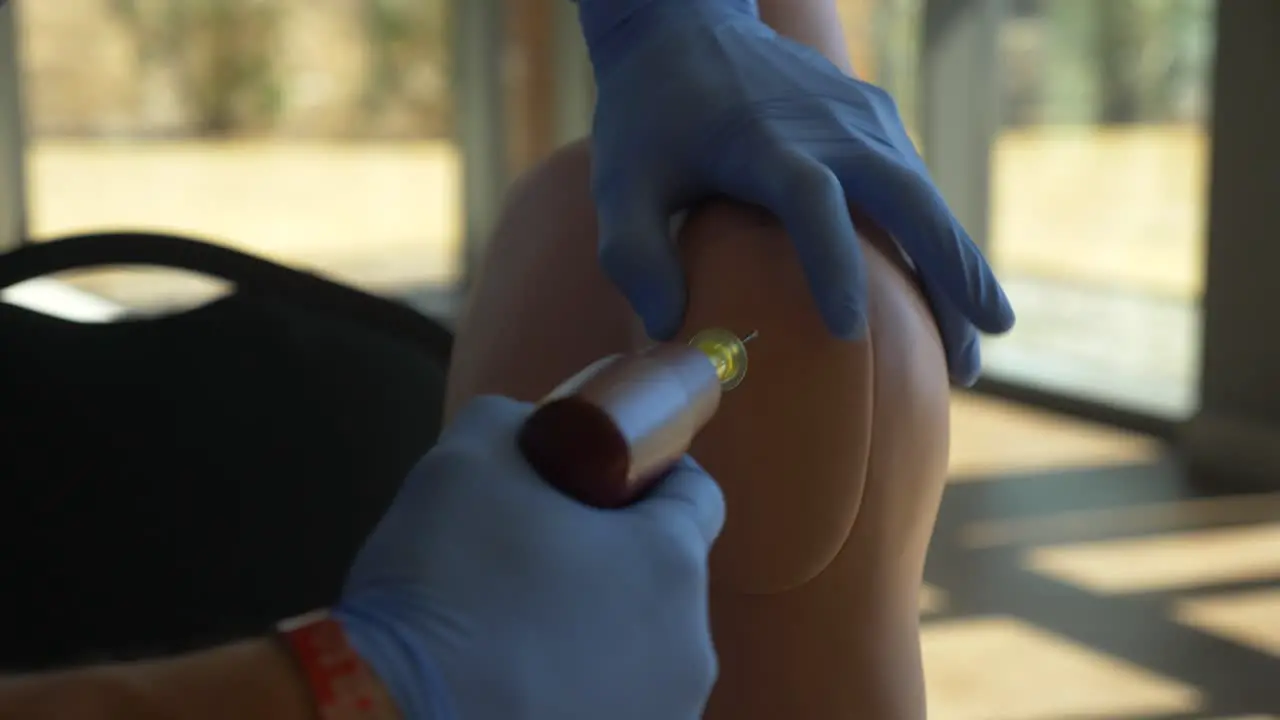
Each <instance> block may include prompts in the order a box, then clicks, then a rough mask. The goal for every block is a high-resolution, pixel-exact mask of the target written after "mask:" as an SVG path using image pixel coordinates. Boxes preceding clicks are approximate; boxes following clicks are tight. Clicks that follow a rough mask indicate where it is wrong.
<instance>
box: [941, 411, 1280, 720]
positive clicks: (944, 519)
mask: <svg viewBox="0 0 1280 720" xmlns="http://www.w3.org/2000/svg"><path fill="white" fill-rule="evenodd" d="M953 426H954V427H955V435H954V441H953V442H954V451H953V456H952V471H953V474H954V480H953V484H952V486H951V487H950V488H949V489H948V493H947V496H946V498H945V499H944V501H943V510H942V514H941V516H940V518H939V523H938V530H937V533H936V535H935V538H934V544H933V548H932V552H931V555H930V559H929V564H928V568H927V570H926V578H927V580H928V582H929V592H928V593H926V596H925V601H924V602H923V603H922V605H923V606H924V607H922V608H921V612H922V616H923V618H924V649H925V663H926V671H927V673H928V679H929V701H930V717H931V718H934V719H935V720H938V719H941V720H970V719H973V720H1067V719H1076V718H1125V719H1135V720H1136V719H1138V718H1142V719H1148V720H1155V719H1156V718H1160V719H1162V720H1175V719H1177V720H1194V719H1208V718H1213V719H1214V720H1218V719H1225V718H1232V719H1233V720H1238V719H1243V718H1250V719H1252V720H1260V719H1262V718H1280V683H1277V680H1280V493H1272V494H1265V495H1213V494H1211V493H1205V492H1202V491H1197V490H1196V489H1195V488H1194V487H1193V485H1192V483H1190V482H1189V481H1187V480H1186V479H1185V478H1184V476H1183V475H1182V473H1181V472H1180V471H1179V469H1178V467H1177V466H1176V464H1175V463H1174V462H1173V461H1172V460H1170V459H1169V458H1167V457H1165V456H1164V454H1163V453H1162V452H1161V450H1160V448H1159V446H1158V445H1157V444H1155V443H1153V442H1152V441H1150V440H1147V439H1145V438H1142V437H1139V436H1134V435H1128V434H1125V433H1118V432H1112V431H1109V430H1106V429H1103V428H1099V427H1094V426H1090V425H1087V424H1083V423H1078V422H1075V421H1069V420H1063V419H1061V418H1057V417H1054V416H1052V415H1048V414H1044V413H1039V412H1036V411H1031V410H1027V409H1025V408H1021V407H1017V406H1013V405H1008V404H1005V403H1002V402H999V401H994V400H990V399H981V398H976V397H972V396H968V395H957V396H956V397H955V401H954V403H953Z"/></svg>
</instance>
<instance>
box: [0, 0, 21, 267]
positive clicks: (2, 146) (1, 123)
mask: <svg viewBox="0 0 1280 720" xmlns="http://www.w3.org/2000/svg"><path fill="white" fill-rule="evenodd" d="M17 13H18V9H17V3H16V2H10V1H9V0H0V189H2V190H0V252H5V251H8V250H14V249H16V248H18V247H20V246H21V245H22V244H24V243H25V242H26V241H27V183H26V156H25V153H24V146H25V142H24V127H23V114H22V88H21V80H22V75H21V73H20V72H19V70H18V52H19V47H18V46H19V37H18V19H17Z"/></svg>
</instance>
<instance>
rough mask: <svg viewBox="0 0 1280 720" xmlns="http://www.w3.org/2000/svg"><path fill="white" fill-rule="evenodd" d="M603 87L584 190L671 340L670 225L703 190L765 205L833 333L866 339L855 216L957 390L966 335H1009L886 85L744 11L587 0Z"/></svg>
mask: <svg viewBox="0 0 1280 720" xmlns="http://www.w3.org/2000/svg"><path fill="white" fill-rule="evenodd" d="M579 17H580V20H581V24H582V28H583V33H584V35H585V37H586V40H587V45H588V48H589V51H590V54H591V60H592V65H593V67H594V70H595V77H596V85H597V92H598V95H597V100H596V113H595V124H594V131H593V134H594V137H593V158H594V163H595V168H594V177H593V179H592V185H593V191H594V194H595V199H596V204H597V207H598V211H599V220H600V261H601V263H602V264H603V267H604V271H605V272H606V273H607V274H608V276H609V277H610V278H611V279H612V280H613V282H614V283H615V284H616V285H617V286H618V288H619V289H620V290H621V291H622V292H623V293H624V294H625V295H626V297H627V298H628V300H629V301H630V302H631V305H632V307H633V308H634V309H635V311H636V312H637V313H638V314H639V315H640V316H641V317H642V318H643V319H644V322H645V327H646V329H647V330H648V332H649V335H650V336H652V337H654V338H656V339H667V338H668V337H670V336H671V335H672V334H674V333H675V331H676V330H677V328H678V327H679V325H680V321H681V318H682V316H683V313H684V307H685V297H686V290H685V283H684V276H683V273H682V272H681V269H680V265H679V261H678V256H677V253H676V249H675V246H674V243H673V242H672V241H671V239H670V237H669V232H668V223H669V218H670V217H671V216H672V215H673V214H674V213H676V212H678V211H679V210H682V209H685V208H687V207H688V206H689V205H690V204H692V203H694V202H696V201H697V200H700V199H702V198H705V197H707V196H710V195H724V196H728V197H731V198H734V199H737V200H741V201H744V202H748V203H753V204H756V205H760V206H762V207H765V208H767V209H769V210H771V211H772V212H773V213H774V214H775V215H777V216H778V217H779V218H780V219H781V220H782V222H783V223H784V224H785V225H786V227H787V230H788V232H789V234H790V235H791V237H792V238H793V241H794V243H795V249H796V251H797V253H798V255H799V258H800V262H801V263H802V265H803V267H804V269H805V273H806V276H807V279H808V282H809V286H810V289H811V290H812V292H813V296H814V299H815V300H816V301H817V305H818V309H819V311H820V312H821V313H822V317H823V318H824V320H825V321H826V323H827V326H828V327H829V328H830V329H831V331H832V332H833V333H835V334H836V335H838V336H841V337H844V338H850V339H856V338H859V337H861V336H862V335H863V333H865V331H866V326H867V299H866V278H865V273H866V270H865V266H864V264H863V259H862V256H861V249H860V246H859V244H858V242H857V240H856V237H855V235H854V228H853V224H852V222H851V221H850V219H849V212H848V207H847V203H852V204H853V205H854V206H856V207H858V208H859V209H860V210H861V211H862V212H864V213H866V215H867V216H868V217H869V218H871V220H872V221H874V222H875V223H876V224H877V225H879V226H880V227H881V228H883V229H884V230H885V231H887V232H888V233H889V234H890V235H892V236H893V237H894V238H895V239H896V240H897V242H898V243H899V244H900V245H901V246H902V248H903V250H904V251H905V252H906V254H907V256H908V257H910V259H911V261H912V262H913V263H914V264H915V266H916V270H917V272H918V273H919V275H920V278H921V281H922V284H923V285H924V288H925V291H926V293H927V294H928V296H929V299H930V302H931V303H932V305H933V309H934V314H935V316H936V318H937V320H938V324H939V327H940V331H941V334H942V339H943V342H944V344H945V346H946V350H947V361H948V365H949V366H950V370H951V374H952V376H953V378H954V379H955V380H956V381H958V382H962V383H965V384H970V383H972V382H973V381H974V380H976V379H977V376H978V372H979V370H980V365H981V360H980V356H979V349H978V338H977V333H976V332H975V326H976V329H978V330H982V331H984V332H989V333H1000V332H1004V331H1007V330H1008V329H1009V328H1011V327H1012V326H1013V322H1014V316H1013V310H1012V308H1011V307H1010V305H1009V301H1008V299H1007V298H1006V297H1005V295H1004V291H1003V290H1002V289H1001V288H1000V285H999V283H998V282H997V281H996V278H995V275H994V274H993V273H992V271H991V268H990V267H989V266H988V265H987V262H986V260H985V259H984V258H983V256H982V253H981V251H979V249H978V248H977V246H976V245H975V244H974V243H973V241H972V240H971V239H970V238H969V235H968V234H967V233H966V232H965V230H964V228H962V227H961V226H960V223H959V222H958V221H957V220H956V218H955V217H954V216H953V215H952V214H951V211H950V210H949V209H948V208H947V205H946V203H945V202H944V201H943V199H942V196H941V194H940V193H939V192H938V190H937V188H936V187H935V186H934V184H933V182H932V180H930V178H929V174H928V172H927V170H926V169H925V165H924V162H923V161H922V160H921V159H920V156H919V155H918V154H917V153H916V150H915V148H914V146H913V145H912V143H911V140H910V139H909V138H908V137H907V133H906V131H905V129H904V127H903V124H902V120H901V118H900V117H899V115H898V110H897V107H896V106H895V104H894V102H893V99H892V98H891V97H890V96H889V95H888V94H887V93H885V92H884V91H883V90H881V89H879V88H877V87H875V86H872V85H869V84H867V83H864V82H860V81H858V80H855V79H853V78H850V77H848V76H846V75H844V74H843V73H842V72H841V71H840V70H839V69H838V68H837V67H835V66H834V65H832V64H831V63H830V62H829V61H827V60H826V58H824V57H822V56H821V55H820V54H819V53H817V52H816V51H814V50H812V49H811V48H808V47H806V46H803V45H800V44H799V43H795V42H792V41H790V40H788V39H786V38H782V37H780V36H779V35H778V34H777V33H775V32H774V31H773V30H771V29H770V28H769V27H768V26H766V25H765V24H764V23H763V22H761V21H760V20H759V18H758V17H757V13H756V3H755V2H754V0H579Z"/></svg>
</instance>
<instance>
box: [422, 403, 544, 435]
mask: <svg viewBox="0 0 1280 720" xmlns="http://www.w3.org/2000/svg"><path fill="white" fill-rule="evenodd" d="M532 412H533V404H532V403H527V402H520V401H519V400H512V399H511V398H508V397H502V396H501V395H480V396H478V397H475V398H472V399H471V400H469V401H468V402H467V404H466V405H464V406H463V407H462V409H461V410H459V411H458V414H457V415H455V416H454V418H453V420H452V422H450V423H449V424H448V425H447V426H445V428H444V430H443V431H442V432H441V433H440V440H439V441H438V442H437V445H450V444H457V443H463V444H466V445H478V446H484V447H493V446H495V441H497V440H500V439H507V438H510V439H511V441H512V442H511V445H512V447H513V448H514V447H515V444H514V443H515V437H516V433H517V432H519V430H520V426H521V425H522V424H523V423H524V421H525V418H527V417H529V415H530V414H531V413H532Z"/></svg>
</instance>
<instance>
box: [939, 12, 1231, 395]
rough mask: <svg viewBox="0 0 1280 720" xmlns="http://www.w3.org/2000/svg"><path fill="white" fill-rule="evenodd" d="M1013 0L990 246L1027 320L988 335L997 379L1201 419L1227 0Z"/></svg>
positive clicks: (1003, 37)
mask: <svg viewBox="0 0 1280 720" xmlns="http://www.w3.org/2000/svg"><path fill="white" fill-rule="evenodd" d="M1002 5H1003V10H1002V13H1001V14H1000V15H999V20H998V22H999V27H998V34H997V37H998V44H997V52H998V56H999V64H1000V78H1001V80H1000V88H999V120H998V129H997V131H996V132H995V134H994V137H993V139H992V141H991V149H990V168H989V173H990V205H989V215H988V227H989V234H988V237H987V253H988V257H989V258H990V259H991V261H992V263H993V264H994V265H995V267H996V270H997V272H998V273H999V274H1000V277H1001V278H1002V279H1003V281H1004V284H1005V287H1006V288H1007V290H1008V292H1009V294H1010V297H1011V298H1012V300H1013V302H1014V305H1015V307H1016V309H1017V310H1018V326H1017V328H1016V329H1015V330H1014V331H1013V332H1012V333H1011V334H1010V335H1008V336H1007V337H1004V338H998V339H992V340H989V341H988V342H987V343H986V344H985V345H984V350H985V359H986V368H987V373H988V374H989V375H990V376H991V377H993V378H996V379H1000V380H1006V381H1010V382H1014V383H1017V384H1021V385H1028V386H1033V387H1035V388H1038V389H1043V390H1047V391H1051V392H1055V393H1061V394H1065V395H1071V396H1076V397H1081V398H1086V399H1090V400H1094V401H1099V402H1102V403H1105V404H1108V405H1112V406H1117V407H1121V408H1123V409H1127V410H1132V411H1137V412H1140V413H1144V414H1150V415H1156V416H1162V417H1167V418H1170V419H1181V418H1185V417H1188V416H1190V415H1191V414H1193V413H1194V412H1195V410H1196V406H1197V402H1198V382H1199V351H1200V324H1201V321H1200V305H1201V295H1202V290H1203V281H1204V257H1205V237H1206V208H1207V193H1208V158H1209V131H1208V128H1207V126H1206V119H1207V118H1208V112H1209V107H1208V105H1209V100H1210V87H1209V77H1210V70H1211V67H1210V65H1211V62H1212V57H1213V47H1212V43H1213V37H1214V16H1213V12H1214V11H1213V7H1214V6H1213V3H1212V2H1211V0H1020V1H1018V2H1009V3H1003V4H1002ZM939 110H940V111H941V112H945V108H940V109H939Z"/></svg>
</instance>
